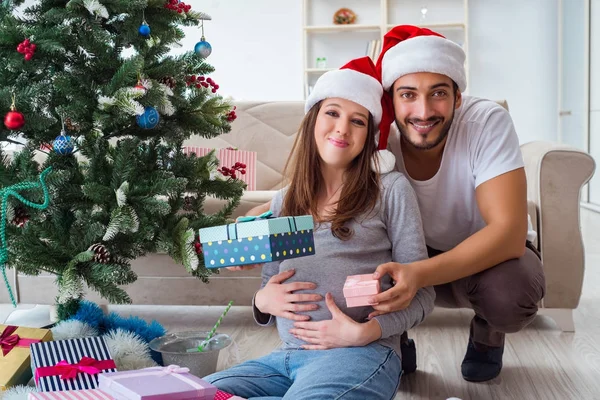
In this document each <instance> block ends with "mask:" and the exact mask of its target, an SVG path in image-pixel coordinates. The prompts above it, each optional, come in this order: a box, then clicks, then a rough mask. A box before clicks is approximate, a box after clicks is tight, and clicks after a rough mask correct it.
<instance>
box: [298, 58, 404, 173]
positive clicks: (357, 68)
mask: <svg viewBox="0 0 600 400" xmlns="http://www.w3.org/2000/svg"><path fill="white" fill-rule="evenodd" d="M331 97H339V98H342V99H345V100H350V101H353V102H355V103H357V104H360V105H361V106H363V107H364V108H366V109H367V110H369V112H370V113H371V115H372V116H373V122H374V124H375V126H378V127H379V143H378V145H377V149H378V151H377V165H378V166H379V168H378V169H377V168H376V165H375V163H374V162H373V163H372V168H373V170H375V171H378V172H380V173H382V174H384V173H387V172H390V171H392V170H393V169H394V165H395V163H396V158H395V157H394V155H393V154H392V153H391V152H390V151H388V150H387V141H388V136H389V133H390V124H391V123H392V122H393V121H394V110H393V106H392V102H391V99H390V97H389V95H388V94H387V93H384V91H383V88H382V87H381V79H380V74H379V73H378V72H377V69H376V68H375V64H373V61H371V59H370V58H369V57H361V58H357V59H354V60H352V61H350V62H349V63H347V64H346V65H344V66H343V67H341V68H340V69H337V70H333V71H328V72H326V73H324V74H323V75H322V76H321V77H320V78H319V79H318V80H317V83H316V84H315V86H314V88H313V90H312V91H311V92H310V95H309V96H308V98H307V99H306V104H305V106H304V111H305V112H308V111H309V110H310V109H311V108H312V107H313V106H314V105H315V104H317V103H318V102H319V101H321V100H324V99H327V98H331Z"/></svg>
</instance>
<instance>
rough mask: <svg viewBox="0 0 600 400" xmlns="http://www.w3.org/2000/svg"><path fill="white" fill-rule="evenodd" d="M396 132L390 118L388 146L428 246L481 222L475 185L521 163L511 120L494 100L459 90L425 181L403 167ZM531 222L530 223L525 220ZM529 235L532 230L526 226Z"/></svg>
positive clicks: (452, 241)
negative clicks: (411, 192) (410, 191)
mask: <svg viewBox="0 0 600 400" xmlns="http://www.w3.org/2000/svg"><path fill="white" fill-rule="evenodd" d="M401 142H402V141H401V139H400V133H399V132H398V130H397V128H396V126H395V124H393V129H392V130H391V132H390V137H389V141H388V144H389V146H388V148H389V150H390V151H392V152H393V153H394V154H395V156H396V167H397V169H398V171H400V172H402V173H404V174H405V175H406V176H407V177H408V178H409V181H410V183H411V184H412V186H413V188H414V189H415V192H416V193H417V198H418V201H419V207H420V209H421V214H422V218H423V226H424V230H425V240H426V242H427V245H428V246H431V247H433V248H435V249H438V250H441V251H448V250H450V249H452V248H454V247H455V246H456V245H458V244H459V243H461V242H462V241H463V240H465V239H466V238H468V237H469V236H471V235H473V234H474V233H476V232H477V231H479V230H480V229H482V228H483V227H484V226H485V225H486V224H485V221H484V220H483V218H482V217H481V214H480V213H479V207H478V206H477V200H476V197H475V189H476V188H477V187H478V186H479V185H481V184H482V183H484V182H486V181H488V180H490V179H492V178H495V177H497V176H499V175H502V174H504V173H506V172H509V171H513V170H515V169H518V168H522V167H523V166H524V163H523V156H522V154H521V150H520V148H519V138H518V137H517V133H516V131H515V127H514V125H513V121H512V119H511V117H510V115H509V114H508V111H506V110H505V109H504V108H503V107H502V106H500V105H499V104H497V103H495V102H493V101H489V100H484V99H479V98H476V97H470V96H463V98H462V105H461V106H460V108H459V109H458V110H456V112H455V114H454V120H453V122H452V126H451V127H450V132H448V139H447V141H446V147H445V148H444V153H443V156H442V163H441V165H440V169H439V171H438V172H437V174H436V175H435V176H434V177H433V178H431V179H429V180H427V181H416V180H414V179H412V178H411V177H410V176H409V175H408V173H407V172H406V168H405V166H404V159H403V157H402V151H401V150H400V148H401ZM530 226H531V223H530ZM527 238H528V239H529V240H532V241H533V240H534V239H535V232H534V231H533V230H532V229H531V227H530V228H529V232H528V234H527Z"/></svg>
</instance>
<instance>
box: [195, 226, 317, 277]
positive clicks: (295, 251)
mask: <svg viewBox="0 0 600 400" xmlns="http://www.w3.org/2000/svg"><path fill="white" fill-rule="evenodd" d="M313 229H314V222H313V217H312V216H311V215H302V216H298V217H279V218H267V219H254V220H250V221H246V222H237V223H235V224H228V225H219V226H213V227H210V228H202V229H200V242H201V243H202V251H203V254H204V264H205V265H206V267H207V268H222V267H230V266H233V265H244V264H257V263H264V262H271V261H279V260H285V259H289V258H296V257H304V256H309V255H312V254H315V244H314V237H313Z"/></svg>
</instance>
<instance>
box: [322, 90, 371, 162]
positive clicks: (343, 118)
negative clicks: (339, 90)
mask: <svg viewBox="0 0 600 400" xmlns="http://www.w3.org/2000/svg"><path fill="white" fill-rule="evenodd" d="M368 127H369V111H368V110H367V109H366V108H365V107H363V106H361V105H359V104H356V103H354V102H353V101H350V100H345V99H340V98H337V97H332V98H328V99H325V100H323V103H322V105H321V109H320V110H319V113H318V114H317V120H316V123H315V142H316V144H317V150H318V152H319V156H320V157H321V159H322V160H323V162H324V163H325V164H326V165H328V166H331V167H336V168H345V167H348V166H349V165H350V163H351V162H352V160H354V158H356V157H357V156H358V155H359V154H360V152H361V151H362V150H363V148H364V147H365V141H366V139H367V136H368V130H369V128H368Z"/></svg>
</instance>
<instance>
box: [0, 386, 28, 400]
mask: <svg viewBox="0 0 600 400" xmlns="http://www.w3.org/2000/svg"><path fill="white" fill-rule="evenodd" d="M34 392H37V389H36V388H35V386H13V387H11V388H9V389H8V390H6V392H0V399H2V400H27V397H28V396H27V394H28V393H34Z"/></svg>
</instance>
